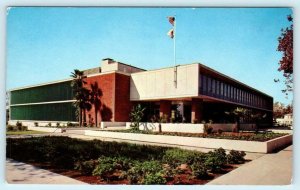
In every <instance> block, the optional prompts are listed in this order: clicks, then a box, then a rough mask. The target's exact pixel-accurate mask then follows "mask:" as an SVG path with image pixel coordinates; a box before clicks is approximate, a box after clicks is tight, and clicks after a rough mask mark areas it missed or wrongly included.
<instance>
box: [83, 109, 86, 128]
mask: <svg viewBox="0 0 300 190" xmlns="http://www.w3.org/2000/svg"><path fill="white" fill-rule="evenodd" d="M83 126H84V127H86V113H85V109H83Z"/></svg>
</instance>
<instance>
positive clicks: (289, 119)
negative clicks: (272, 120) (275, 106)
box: [276, 113, 293, 126]
mask: <svg viewBox="0 0 300 190" xmlns="http://www.w3.org/2000/svg"><path fill="white" fill-rule="evenodd" d="M276 122H277V123H278V124H279V125H283V126H293V115H292V114H291V113H290V114H285V115H284V117H283V118H277V119H276Z"/></svg>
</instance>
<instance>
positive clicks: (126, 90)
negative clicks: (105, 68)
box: [86, 73, 131, 126]
mask: <svg viewBox="0 0 300 190" xmlns="http://www.w3.org/2000/svg"><path fill="white" fill-rule="evenodd" d="M86 82H87V84H86V87H87V88H88V89H90V90H91V84H94V85H95V84H97V85H98V89H99V90H101V92H102V96H101V97H100V104H99V105H97V106H96V108H97V123H98V126H100V125H99V123H100V122H101V121H116V122H118V121H129V113H130V111H131V103H130V100H129V96H130V76H127V75H123V74H119V73H111V74H105V75H98V76H94V77H88V78H87V79H86ZM95 112H96V110H95V105H92V109H91V110H90V111H88V112H87V113H86V118H87V123H88V124H89V123H90V124H92V123H95V121H96V117H95Z"/></svg>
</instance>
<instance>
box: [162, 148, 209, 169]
mask: <svg viewBox="0 0 300 190" xmlns="http://www.w3.org/2000/svg"><path fill="white" fill-rule="evenodd" d="M205 158H206V154H205V153H202V152H197V151H188V150H182V149H179V148H173V149H169V150H167V151H166V152H165V155H164V156H163V159H162V160H163V162H164V163H167V164H169V165H170V166H171V167H173V168H176V167H178V166H179V165H181V164H189V165H190V164H192V163H194V162H203V161H204V160H205Z"/></svg>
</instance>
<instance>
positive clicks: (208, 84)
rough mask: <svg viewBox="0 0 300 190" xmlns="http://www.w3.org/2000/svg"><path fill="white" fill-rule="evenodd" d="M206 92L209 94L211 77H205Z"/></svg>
mask: <svg viewBox="0 0 300 190" xmlns="http://www.w3.org/2000/svg"><path fill="white" fill-rule="evenodd" d="M207 92H208V94H211V78H210V77H207Z"/></svg>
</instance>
